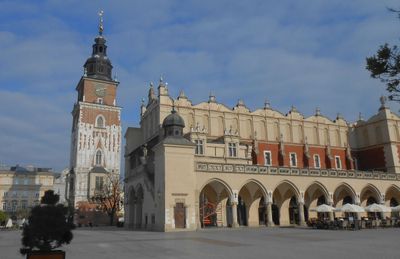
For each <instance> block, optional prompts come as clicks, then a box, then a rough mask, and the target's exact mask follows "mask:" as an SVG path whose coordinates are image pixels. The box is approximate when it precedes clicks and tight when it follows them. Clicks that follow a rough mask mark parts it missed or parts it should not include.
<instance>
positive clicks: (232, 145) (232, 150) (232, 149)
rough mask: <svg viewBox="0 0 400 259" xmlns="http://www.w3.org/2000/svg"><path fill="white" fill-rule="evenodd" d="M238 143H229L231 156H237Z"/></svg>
mask: <svg viewBox="0 0 400 259" xmlns="http://www.w3.org/2000/svg"><path fill="white" fill-rule="evenodd" d="M236 146H237V145H236V143H229V144H228V148H229V156H230V157H236V156H237V150H236V149H237V147H236Z"/></svg>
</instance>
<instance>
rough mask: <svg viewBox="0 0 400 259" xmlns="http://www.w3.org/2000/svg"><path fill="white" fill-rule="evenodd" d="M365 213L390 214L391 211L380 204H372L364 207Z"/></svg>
mask: <svg viewBox="0 0 400 259" xmlns="http://www.w3.org/2000/svg"><path fill="white" fill-rule="evenodd" d="M365 211H367V212H391V211H392V209H391V208H390V207H386V206H385V205H382V204H377V203H372V204H371V205H369V206H367V207H365Z"/></svg>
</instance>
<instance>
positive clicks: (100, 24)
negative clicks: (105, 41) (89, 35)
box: [98, 10, 104, 36]
mask: <svg viewBox="0 0 400 259" xmlns="http://www.w3.org/2000/svg"><path fill="white" fill-rule="evenodd" d="M98 15H99V35H100V36H102V35H103V31H104V26H103V15H104V11H103V10H100V11H99V12H98Z"/></svg>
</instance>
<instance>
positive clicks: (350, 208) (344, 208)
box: [336, 203, 365, 213]
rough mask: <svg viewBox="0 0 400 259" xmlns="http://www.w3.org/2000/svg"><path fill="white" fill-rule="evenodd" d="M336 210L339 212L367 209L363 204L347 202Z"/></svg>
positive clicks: (357, 211)
mask: <svg viewBox="0 0 400 259" xmlns="http://www.w3.org/2000/svg"><path fill="white" fill-rule="evenodd" d="M336 211H337V212H351V213H359V212H365V209H364V208H363V207H361V206H358V205H355V204H350V203H347V204H345V205H343V206H342V207H341V208H336Z"/></svg>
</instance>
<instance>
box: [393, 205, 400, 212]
mask: <svg viewBox="0 0 400 259" xmlns="http://www.w3.org/2000/svg"><path fill="white" fill-rule="evenodd" d="M391 209H392V212H399V211H400V205H398V206H396V207H391Z"/></svg>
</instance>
